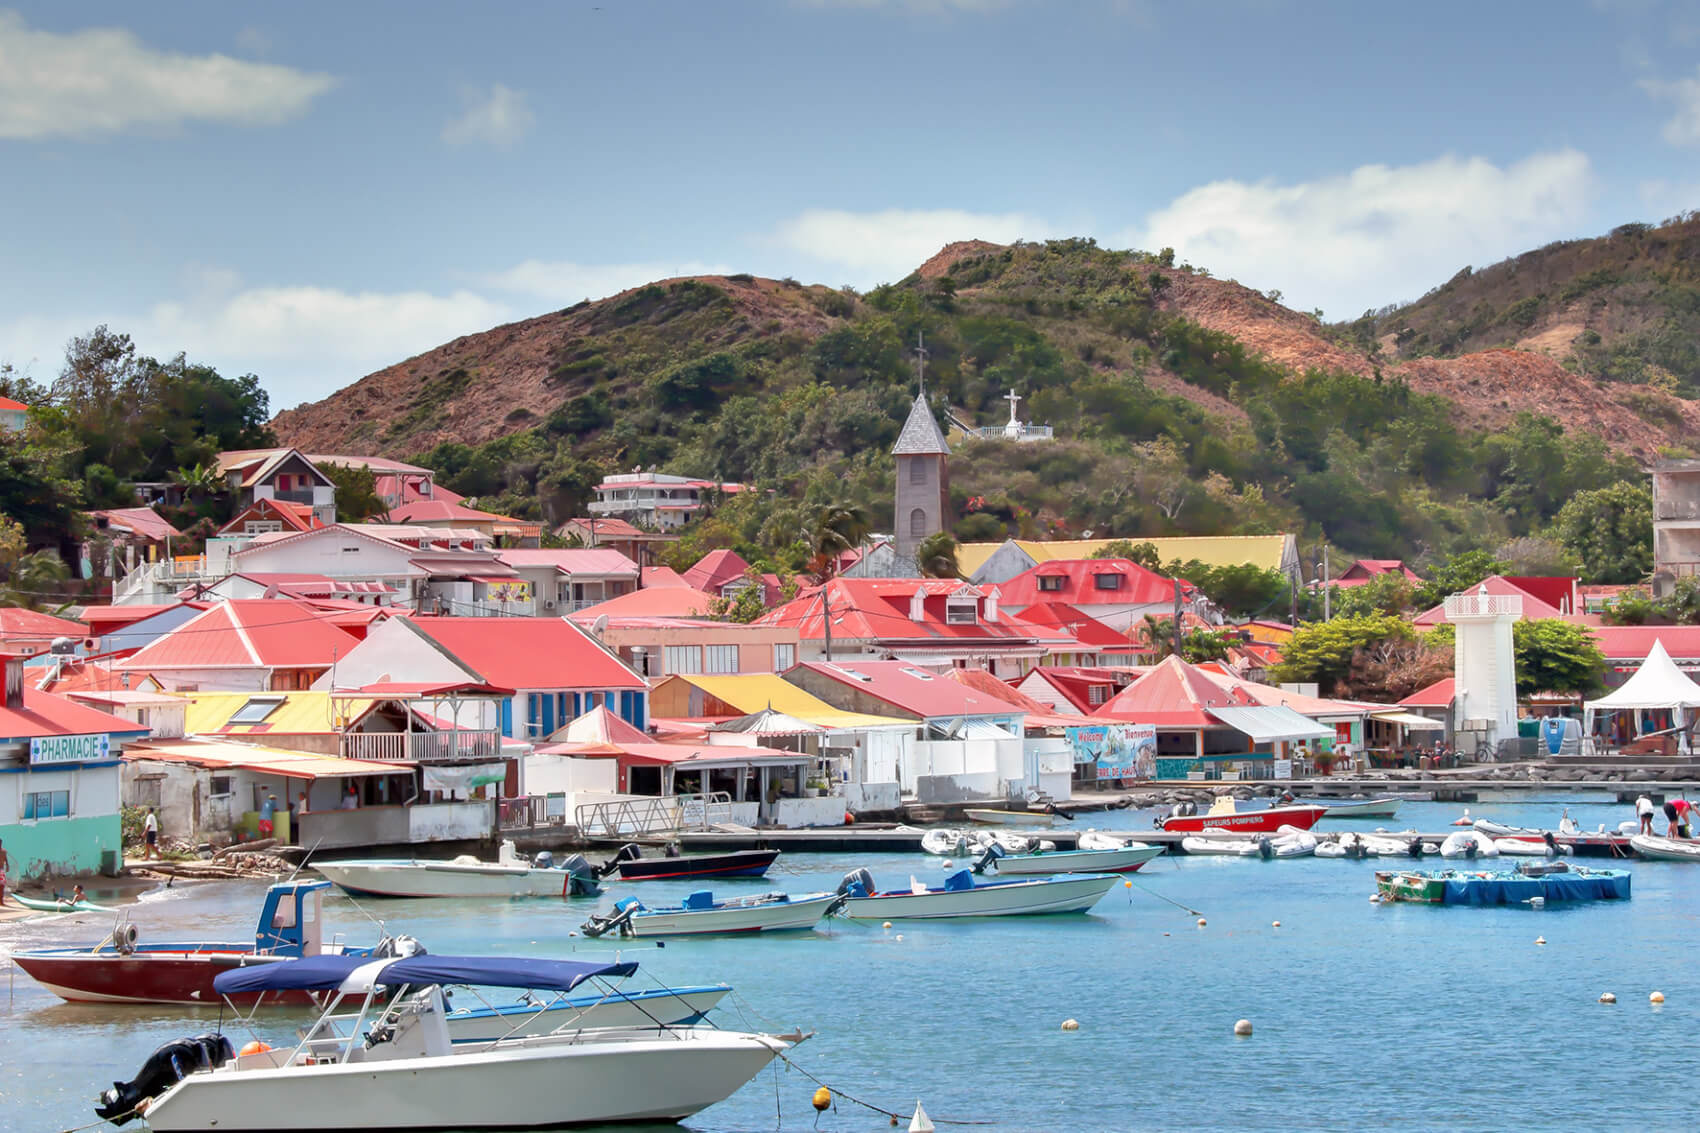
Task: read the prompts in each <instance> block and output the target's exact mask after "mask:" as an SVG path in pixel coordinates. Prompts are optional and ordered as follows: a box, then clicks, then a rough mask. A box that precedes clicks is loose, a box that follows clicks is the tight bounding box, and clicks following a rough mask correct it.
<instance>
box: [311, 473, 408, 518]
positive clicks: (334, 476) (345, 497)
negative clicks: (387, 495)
mask: <svg viewBox="0 0 1700 1133" xmlns="http://www.w3.org/2000/svg"><path fill="white" fill-rule="evenodd" d="M314 467H315V468H317V469H318V470H319V471H320V472H323V473H324V474H325V477H326V479H328V480H330V482H331V483H332V484H335V485H336V517H337V520H338V522H341V523H360V522H362V521H364V520H367V519H371V518H373V517H374V516H377V517H383V516H386V515H388V514H389V510H390V509H389V508H388V507H386V506H385V504H384V501H383V500H382V499H381V498H380V497H379V496H378V476H377V474H376V473H375V472H373V471H372V466H371V465H369V464H362V465H360V466H358V467H351V466H349V465H345V464H318V465H314Z"/></svg>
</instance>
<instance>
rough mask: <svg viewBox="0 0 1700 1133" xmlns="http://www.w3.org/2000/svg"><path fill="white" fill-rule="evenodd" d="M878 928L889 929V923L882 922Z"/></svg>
mask: <svg viewBox="0 0 1700 1133" xmlns="http://www.w3.org/2000/svg"><path fill="white" fill-rule="evenodd" d="M880 927H881V928H890V927H891V922H890V921H885V922H883V923H882V924H881V925H880Z"/></svg>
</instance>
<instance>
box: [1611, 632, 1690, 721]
mask: <svg viewBox="0 0 1700 1133" xmlns="http://www.w3.org/2000/svg"><path fill="white" fill-rule="evenodd" d="M1640 708H1674V709H1676V710H1677V712H1676V719H1677V725H1678V727H1681V726H1682V725H1683V724H1684V723H1685V722H1686V721H1685V713H1684V711H1683V710H1684V709H1693V708H1700V684H1696V683H1695V681H1694V679H1693V678H1692V677H1690V676H1689V675H1688V674H1687V673H1685V672H1683V671H1682V670H1681V669H1679V668H1677V667H1676V662H1675V661H1672V660H1671V659H1670V654H1669V653H1667V652H1665V644H1664V642H1662V641H1659V640H1656V639H1655V640H1654V642H1653V648H1652V649H1651V650H1649V651H1648V653H1647V659H1646V660H1645V661H1643V662H1641V667H1640V668H1639V669H1636V670H1635V672H1634V674H1633V675H1631V676H1630V678H1629V679H1628V680H1627V681H1624V682H1623V685H1622V687H1620V688H1618V689H1615V690H1614V691H1612V692H1609V693H1607V694H1606V695H1605V696H1602V697H1600V698H1599V699H1598V700H1590V701H1588V702H1587V705H1586V709H1587V711H1586V720H1585V721H1584V722H1583V725H1582V730H1583V732H1584V733H1585V734H1587V735H1592V734H1593V731H1594V713H1595V712H1596V711H1606V712H1616V711H1620V710H1622V711H1627V710H1631V709H1640Z"/></svg>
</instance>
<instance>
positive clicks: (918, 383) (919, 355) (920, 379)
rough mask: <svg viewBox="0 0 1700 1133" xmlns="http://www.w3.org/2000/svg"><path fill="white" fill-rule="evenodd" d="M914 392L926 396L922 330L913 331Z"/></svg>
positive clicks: (925, 351) (924, 349) (925, 347)
mask: <svg viewBox="0 0 1700 1133" xmlns="http://www.w3.org/2000/svg"><path fill="white" fill-rule="evenodd" d="M915 392H916V393H917V394H918V395H919V396H921V397H926V396H927V336H926V333H925V332H924V331H916V332H915Z"/></svg>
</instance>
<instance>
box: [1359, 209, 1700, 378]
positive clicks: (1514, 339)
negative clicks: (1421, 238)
mask: <svg viewBox="0 0 1700 1133" xmlns="http://www.w3.org/2000/svg"><path fill="white" fill-rule="evenodd" d="M1334 329H1335V330H1336V332H1337V333H1340V334H1342V335H1343V336H1344V337H1346V338H1347V339H1349V340H1351V341H1353V342H1355V343H1356V344H1358V345H1360V346H1361V347H1364V348H1369V347H1370V346H1371V344H1372V343H1375V342H1377V341H1378V340H1380V341H1385V340H1387V339H1388V338H1389V337H1390V338H1391V340H1392V344H1393V352H1394V353H1395V354H1396V355H1397V356H1398V357H1399V358H1416V357H1424V356H1438V357H1455V356H1457V355H1459V354H1462V353H1467V352H1470V351H1476V350H1486V349H1491V348H1493V347H1500V346H1511V345H1514V344H1518V343H1521V342H1525V341H1527V340H1529V339H1530V338H1531V337H1532V336H1536V335H1541V334H1542V332H1547V331H1555V332H1562V333H1558V334H1557V335H1556V337H1554V338H1553V339H1552V341H1550V342H1549V341H1548V338H1547V337H1545V336H1543V337H1542V338H1541V339H1540V340H1539V341H1540V342H1541V344H1542V345H1543V346H1547V347H1548V348H1550V349H1551V352H1552V354H1553V357H1554V358H1555V359H1557V360H1558V361H1559V362H1561V363H1562V364H1563V365H1565V366H1566V367H1567V368H1569V369H1572V370H1574V371H1576V372H1577V373H1579V374H1585V375H1587V376H1589V377H1593V378H1599V379H1603V380H1606V381H1613V382H1625V383H1635V384H1643V383H1644V384H1648V385H1651V386H1653V387H1654V388H1655V389H1659V390H1661V391H1663V392H1667V393H1675V394H1679V395H1681V396H1684V397H1694V396H1697V395H1700V215H1696V214H1694V213H1685V214H1683V215H1681V216H1677V217H1672V218H1671V219H1669V220H1666V221H1665V222H1663V223H1662V224H1659V225H1648V224H1625V225H1621V226H1619V227H1617V228H1614V229H1613V230H1612V231H1611V233H1610V234H1608V235H1606V236H1601V237H1598V238H1596V239H1591V240H1565V241H1561V242H1559V243H1556V244H1549V245H1547V246H1546V247H1544V248H1540V249H1537V250H1536V251H1533V252H1526V253H1524V254H1523V255H1520V256H1517V257H1516V258H1514V259H1510V260H1506V261H1504V262H1503V263H1498V264H1494V265H1493V266H1491V267H1486V268H1482V269H1480V270H1474V269H1472V268H1468V267H1467V268H1464V269H1463V270H1462V271H1460V272H1459V273H1458V274H1457V275H1455V276H1454V277H1453V278H1452V279H1450V280H1448V281H1447V282H1446V283H1445V284H1443V285H1442V286H1440V287H1437V288H1435V289H1434V290H1433V291H1431V292H1429V293H1428V294H1427V295H1424V296H1423V297H1422V298H1421V299H1419V300H1417V301H1416V302H1414V303H1410V304H1408V305H1405V306H1398V307H1393V308H1387V309H1384V310H1381V311H1375V312H1368V313H1366V314H1365V315H1364V316H1363V317H1362V318H1359V319H1357V320H1355V321H1353V322H1350V323H1347V324H1343V325H1342V326H1339V327H1336V328H1334Z"/></svg>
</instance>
